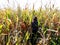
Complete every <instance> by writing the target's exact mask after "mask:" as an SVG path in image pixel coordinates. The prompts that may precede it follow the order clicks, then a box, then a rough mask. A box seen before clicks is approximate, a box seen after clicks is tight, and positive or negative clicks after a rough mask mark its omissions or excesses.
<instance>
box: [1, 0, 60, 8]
mask: <svg viewBox="0 0 60 45" xmlns="http://www.w3.org/2000/svg"><path fill="white" fill-rule="evenodd" d="M50 1H51V5H52V4H54V5H55V8H57V9H60V0H42V3H41V0H9V3H8V1H7V0H0V8H4V7H8V5H9V7H11V8H14V9H16V8H17V5H18V4H20V7H21V8H22V9H24V8H25V5H26V3H28V7H29V9H31V8H32V6H33V3H34V5H35V9H38V8H39V7H40V6H41V5H42V7H43V8H44V6H45V5H46V4H47V5H50V4H49V2H50ZM48 7H49V6H48Z"/></svg>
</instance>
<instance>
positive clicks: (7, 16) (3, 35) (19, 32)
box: [0, 5, 60, 45]
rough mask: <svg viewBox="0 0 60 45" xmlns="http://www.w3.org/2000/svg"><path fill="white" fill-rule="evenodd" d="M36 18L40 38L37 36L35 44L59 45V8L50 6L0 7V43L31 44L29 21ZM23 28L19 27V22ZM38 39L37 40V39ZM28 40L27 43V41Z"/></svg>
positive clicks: (3, 44) (0, 44) (6, 44)
mask: <svg viewBox="0 0 60 45" xmlns="http://www.w3.org/2000/svg"><path fill="white" fill-rule="evenodd" d="M35 16H36V17H37V18H38V27H39V31H38V32H39V34H40V35H41V37H40V38H37V41H36V42H37V45H60V10H58V9H54V7H53V6H52V8H47V7H46V8H45V9H42V8H39V9H38V10H34V7H33V8H32V10H30V9H28V8H26V9H23V10H22V9H21V8H20V6H19V5H18V7H17V10H13V9H11V8H10V7H9V8H5V9H0V45H31V43H30V41H28V39H30V36H31V34H32V31H31V30H32V29H31V22H32V21H33V18H34V17H35ZM22 22H25V23H26V27H25V28H24V29H22V28H21V24H23V27H24V26H25V25H24V23H22ZM38 40H39V41H38ZM27 42H28V43H27Z"/></svg>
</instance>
